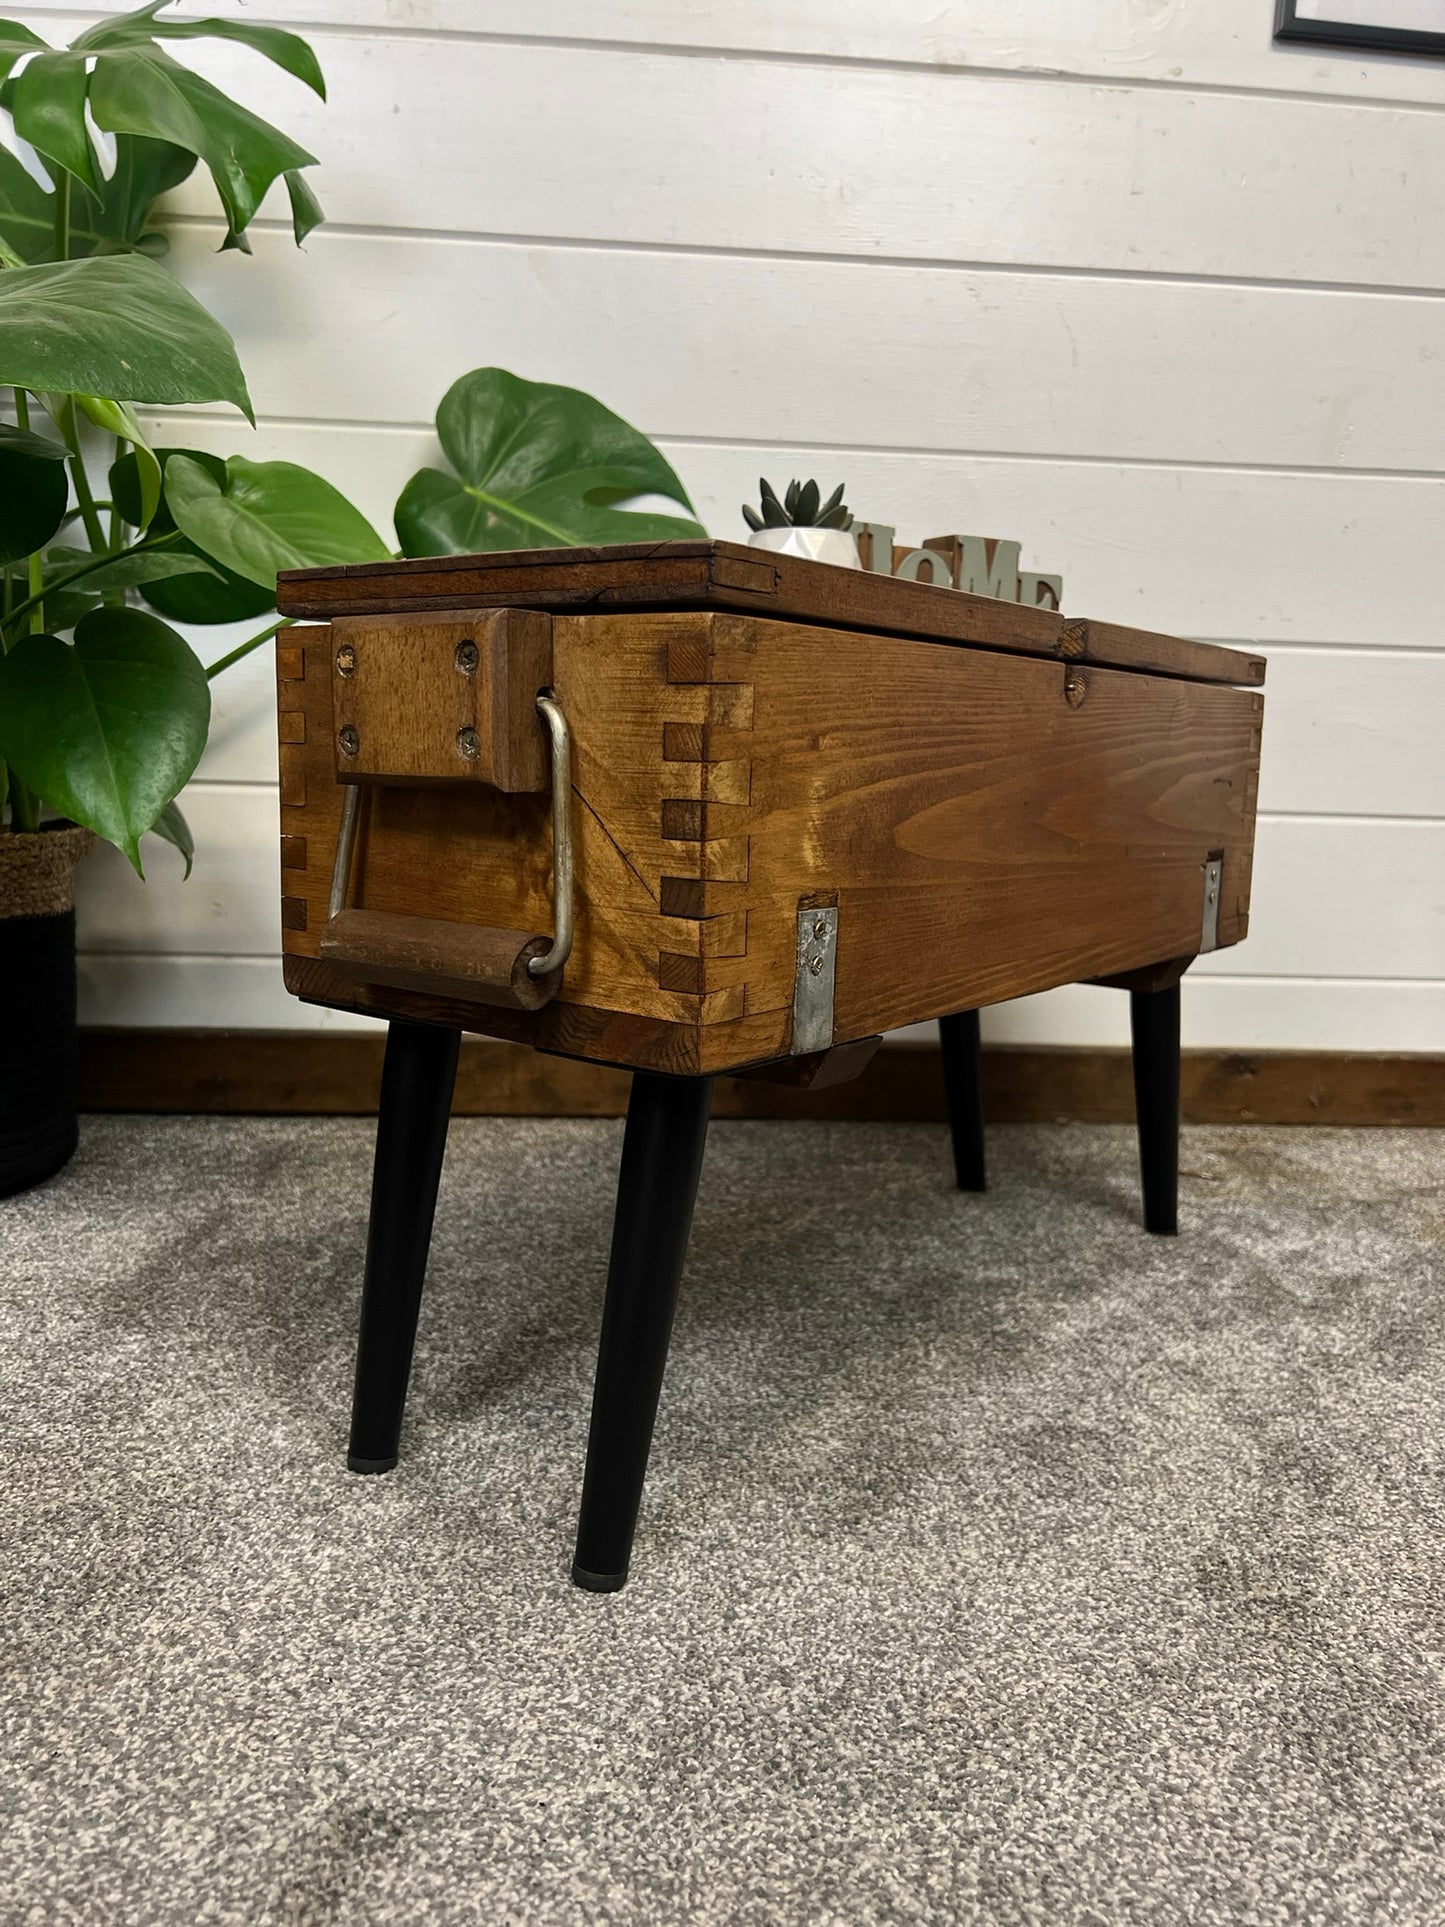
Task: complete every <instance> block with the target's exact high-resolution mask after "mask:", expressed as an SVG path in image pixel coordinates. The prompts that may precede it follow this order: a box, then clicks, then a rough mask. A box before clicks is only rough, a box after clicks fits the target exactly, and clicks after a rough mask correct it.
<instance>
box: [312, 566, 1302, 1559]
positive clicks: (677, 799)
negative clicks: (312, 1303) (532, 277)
mask: <svg viewBox="0 0 1445 1927" xmlns="http://www.w3.org/2000/svg"><path fill="white" fill-rule="evenodd" d="M279 606H280V607H281V609H282V611H283V613H285V614H287V615H290V616H293V617H297V618H302V619H304V626H298V627H296V628H293V629H291V630H290V631H288V632H286V633H285V634H284V635H283V636H282V638H281V640H280V642H279V644H278V648H277V674H278V685H277V686H278V716H279V734H280V742H281V751H280V754H281V819H282V820H281V848H282V879H283V882H282V924H283V931H284V970H285V979H286V983H287V985H288V987H289V988H290V989H291V990H292V991H293V992H295V993H296V994H297V995H298V996H300V997H302V998H304V999H306V1000H308V1001H311V1002H316V1003H321V1004H325V1005H329V1006H332V1007H334V1008H339V1009H346V1010H353V1011H361V1012H366V1013H369V1014H373V1015H377V1016H381V1017H385V1018H388V1019H390V1020H391V1023H392V1032H391V1037H390V1040H389V1044H388V1055H387V1069H386V1074H385V1076H384V1080H383V1095H382V1116H381V1121H380V1125H379V1131H378V1154H377V1171H376V1181H375V1190H374V1199H373V1225H372V1245H371V1250H370V1252H369V1256H368V1270H367V1284H366V1288H365V1294H364V1301H365V1302H364V1315H363V1339H362V1347H361V1361H360V1365H359V1370H358V1392H357V1404H356V1409H355V1414H354V1427H353V1441H352V1463H353V1465H354V1466H356V1467H357V1468H358V1469H378V1470H380V1469H385V1468H386V1467H387V1466H389V1465H390V1464H393V1463H394V1462H395V1456H396V1446H397V1436H398V1433H399V1428H400V1422H401V1409H402V1403H403V1401H404V1397H405V1387H406V1377H407V1372H408V1369H409V1362H410V1352H411V1343H412V1334H413V1332H414V1327H415V1316H416V1305H417V1303H418V1302H419V1297H420V1290H421V1282H422V1276H423V1273H424V1269H425V1259H426V1243H427V1240H428V1237H429V1233H430V1221H431V1213H432V1209H433V1205H434V1199H435V1190H436V1181H437V1175H438V1173H439V1170H440V1162H441V1152H442V1147H443V1145H444V1142H445V1126H446V1113H447V1107H448V1105H449V1102H450V1094H451V1082H452V1077H453V1075H454V1071H455V1061H456V1046H457V1040H458V1037H459V1034H460V1032H461V1031H462V1030H464V1029H470V1030H480V1031H484V1032H488V1033H490V1034H493V1035H497V1036H503V1037H509V1038H513V1039H518V1040H521V1041H525V1042H529V1043H531V1044H533V1045H535V1046H536V1047H537V1048H539V1049H542V1050H546V1051H552V1052H558V1053H562V1054H566V1055H570V1056H575V1057H580V1058H586V1059H591V1060H593V1061H597V1062H606V1063H613V1064H620V1065H623V1066H625V1067H627V1068H629V1069H631V1070H632V1071H634V1073H636V1077H635V1081H634V1090H633V1100H632V1106H631V1109H630V1111H629V1123H628V1130H627V1135H626V1139H625V1145H624V1154H623V1167H622V1181H621V1187H620V1191H619V1206H618V1218H617V1227H616V1233H615V1239H614V1250H613V1263H612V1271H611V1279H610V1283H609V1292H608V1301H607V1310H606V1313H605V1315H604V1331H603V1342H602V1353H601V1358H600V1362H599V1377H598V1389H597V1398H596V1404H595V1406H594V1418H593V1437H592V1444H591V1447H590V1449H589V1464H588V1474H587V1481H586V1488H585V1491H584V1502H583V1528H582V1534H581V1537H580V1539H579V1550H578V1560H577V1565H576V1568H575V1573H576V1576H577V1577H578V1579H579V1582H580V1583H583V1584H586V1585H592V1586H595V1587H598V1588H605V1587H612V1586H616V1585H620V1584H621V1583H622V1580H623V1578H624V1577H625V1574H626V1567H627V1555H628V1551H629V1549H630V1544H631V1538H632V1531H633V1526H634V1523H635V1518H636V1511H637V1504H638V1500H639V1498H640V1493H641V1485H642V1476H643V1471H644V1469H645V1463H646V1455H647V1447H648V1441H649V1440H650V1435H651V1428H652V1421H653V1415H654V1413H655V1409H656V1403H657V1395H658V1389H659V1387H660V1383H661V1376H662V1369H663V1364H664V1360H665V1353H666V1341H667V1332H668V1329H669V1327H670V1323H671V1315H672V1305H673V1303H674V1301H675V1296H676V1290H677V1284H678V1280H679V1278H680V1275H681V1268H682V1261H683V1255H684V1251H685V1246H686V1240H687V1231H688V1225H689V1223H690V1218H691V1210H692V1197H693V1192H694V1190H695V1186H696V1180H697V1172H698V1169H699V1168H700V1164H701V1157H702V1147H703V1140H704V1136H705V1132H706V1124H707V1106H708V1093H709V1090H710V1080H711V1079H712V1077H713V1076H715V1075H716V1074H718V1073H720V1072H743V1073H745V1074H756V1075H779V1076H786V1077H788V1078H790V1079H792V1080H795V1081H813V1080H828V1079H834V1078H837V1077H839V1076H841V1075H846V1074H849V1073H850V1072H851V1071H852V1070H853V1069H855V1068H856V1067H858V1066H859V1065H861V1063H862V1062H863V1061H864V1060H865V1058H866V1055H867V1053H868V1051H869V1049H870V1048H871V1045H872V1043H873V1042H875V1041H876V1039H877V1038H878V1036H879V1035H880V1034H881V1033H882V1032H883V1031H885V1030H887V1029H891V1028H894V1027H897V1026H900V1025H904V1024H908V1023H913V1022H917V1021H920V1020H923V1019H931V1018H939V1019H941V1020H943V1036H944V1046H945V1066H946V1071H947V1074H948V1080H949V1086H950V1106H951V1112H952V1115H953V1119H954V1126H955V1131H954V1137H955V1153H956V1157H957V1160H958V1163H957V1174H958V1177H959V1181H960V1183H962V1184H965V1185H969V1184H972V1183H977V1184H979V1185H981V1183H982V1140H981V1125H980V1123H979V1111H978V1104H977V1016H976V1013H977V1010H978V1008H979V1007H980V1006H981V1005H985V1004H989V1003H995V1002H999V1001H1002V1000H1004V999H1007V998H1012V997H1017V996H1021V995H1025V994H1027V993H1030V992H1033V991H1038V990H1044V989H1048V988H1050V987H1052V986H1055V985H1059V984H1064V983H1072V982H1077V981H1100V982H1109V983H1116V984H1120V985H1121V986H1123V987H1125V988H1127V989H1129V990H1130V991H1131V992H1132V993H1133V1012H1134V1035H1135V1045H1136V1083H1137V1088H1138V1090H1139V1095H1140V1118H1141V1152H1142V1154H1143V1158H1144V1174H1145V1192H1146V1215H1147V1216H1148V1217H1149V1220H1150V1223H1151V1228H1157V1229H1162V1230H1172V1229H1173V1214H1174V1202H1173V1200H1174V1183H1175V1173H1176V1172H1177V1108H1178V1098H1177V1088H1178V1083H1177V1080H1178V1062H1177V1060H1178V982H1179V978H1180V977H1181V976H1182V974H1183V972H1184V970H1185V969H1186V968H1187V967H1188V964H1189V963H1190V962H1191V961H1192V960H1193V958H1194V957H1195V956H1196V955H1198V954H1199V953H1200V952H1201V951H1205V950H1209V949H1213V948H1216V947H1222V946H1224V945H1226V944H1232V943H1236V942H1238V941H1239V940H1240V939H1241V938H1242V937H1243V936H1244V934H1245V931H1246V929H1247V924H1248V910H1249V890H1250V867H1251V857H1252V849H1253V838H1254V818H1255V797H1256V791H1257V784H1258V771H1259V741H1260V727H1261V719H1262V709H1263V697H1262V696H1261V695H1260V694H1258V693H1257V691H1258V685H1259V684H1260V683H1261V682H1262V680H1263V675H1264V665H1263V663H1262V661H1261V660H1260V659H1259V658H1258V657H1257V656H1252V655H1246V654H1241V653H1239V652H1236V651H1232V650H1226V649H1220V648H1217V647H1212V646H1209V645H1204V644H1200V643H1192V642H1186V641H1182V640H1180V639H1177V638H1173V637H1166V636H1157V635H1151V634H1148V633H1146V632H1144V631H1139V630H1133V629H1127V628H1122V627H1119V626H1117V625H1110V624H1101V623H1096V622H1092V621H1082V620H1077V619H1065V618H1063V617H1061V616H1059V615H1057V614H1055V613H1052V612H1047V611H1042V610H1032V609H1026V608H1023V607H1020V606H1018V605H1015V604H1011V603H1004V602H1000V601H994V600H992V599H989V598H985V597H977V596H969V595H963V594H960V593H958V592H957V591H954V590H949V589H941V588H934V587H932V586H931V585H924V584H918V583H910V582H899V581H895V580H892V579H890V578H886V577H880V576H874V575H869V574H861V573H858V574H855V573H853V572H851V571H846V570H841V569H835V568H830V567H828V566H827V565H825V564H819V563H813V562H808V561H804V560H801V559H798V558H792V557H786V556H776V555H772V554H767V555H764V554H761V553H760V552H758V551H756V550H752V549H748V548H743V547H740V546H737V545H733V544H729V543H721V542H719V543H703V542H698V543H668V544H662V545H645V546H644V545H638V546H635V547H633V546H629V547H618V548H611V549H594V550H587V549H581V550H553V551H545V550H544V551H524V552H520V553H517V554H504V555H487V556H473V557H445V558H439V559H436V560H426V561H416V562H396V563H380V564H367V565H363V566H361V567H359V568H348V569H327V570H307V571H298V572H294V573H292V574H289V575H287V576H283V577H282V580H281V589H280V596H279ZM539 692H545V693H546V701H545V702H544V703H543V704H542V707H541V709H540V711H539V708H538V702H537V699H538V695H539ZM549 737H550V741H549ZM559 758H560V759H562V760H559ZM554 858H555V859H556V860H554ZM564 954H565V962H560V963H559V961H558V960H560V959H561V958H562V957H563V956H564ZM1171 1107H1172V1124H1171ZM1151 1169H1152V1181H1151ZM418 1200H420V1203H418Z"/></svg>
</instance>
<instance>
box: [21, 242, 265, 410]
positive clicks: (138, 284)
mask: <svg viewBox="0 0 1445 1927" xmlns="http://www.w3.org/2000/svg"><path fill="white" fill-rule="evenodd" d="M0 382H3V383H4V384H6V385H7V386H11V387H15V388H30V389H33V390H35V391H37V392H41V391H45V390H51V391H54V392H56V393H59V394H64V395H74V394H82V395H110V396H116V397H119V398H120V399H122V400H125V401H149V402H171V403H175V402H197V401H229V402H234V403H235V405H236V407H237V408H239V409H240V410H241V412H242V413H243V414H244V415H245V416H246V418H247V420H248V421H249V420H252V419H254V418H253V417H252V414H251V397H250V396H249V395H248V394H247V392H246V378H245V376H244V375H243V374H242V373H241V365H240V363H239V362H238V361H237V359H236V347H235V343H234V342H233V341H232V340H231V337H230V336H229V335H228V334H227V333H226V330H225V329H224V328H223V327H222V326H221V324H220V322H219V321H213V320H212V318H211V317H210V315H208V314H207V313H206V311H205V309H204V308H203V307H202V306H201V304H200V302H199V301H197V300H196V299H195V298H194V297H193V296H191V295H189V294H187V293H186V291H185V289H184V288H183V287H182V286H181V284H180V282H179V281H177V280H176V278H175V276H174V275H171V274H167V273H166V271H165V269H164V268H158V267H157V266H156V265H155V263H154V262H153V261H148V260H147V259H146V258H145V256H144V255H143V254H116V255H93V256H92V257H91V258H90V259H89V260H88V261H57V262H51V263H49V264H47V265H45V266H42V267H34V268H11V269H8V270H7V271H6V272H5V273H4V274H0Z"/></svg>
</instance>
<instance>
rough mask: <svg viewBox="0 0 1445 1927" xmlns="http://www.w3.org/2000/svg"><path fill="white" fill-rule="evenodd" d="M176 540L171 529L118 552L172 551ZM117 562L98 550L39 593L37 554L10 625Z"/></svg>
mask: <svg viewBox="0 0 1445 1927" xmlns="http://www.w3.org/2000/svg"><path fill="white" fill-rule="evenodd" d="M180 540H181V532H180V530H179V529H173V530H172V531H171V532H170V534H169V535H158V536H157V537H156V538H155V540H154V541H152V542H136V543H134V544H133V545H132V546H131V547H130V548H128V549H122V550H121V555H150V554H152V553H153V552H154V551H155V550H156V549H169V548H172V547H174V545H175V544H176V543H177V542H179V541H180ZM119 559H120V558H119V557H118V556H114V555H111V554H110V553H109V552H107V551H104V550H102V552H101V553H100V554H99V555H94V556H92V557H91V559H90V560H89V562H82V563H81V564H80V565H79V566H78V567H77V568H74V569H70V570H68V571H67V572H66V574H64V575H58V576H56V578H55V580H54V581H53V582H51V583H48V584H46V585H45V586H44V587H43V588H42V589H41V590H39V591H37V589H36V576H37V574H38V572H39V568H40V557H39V555H38V554H37V555H32V556H31V558H30V588H31V593H30V595H29V596H28V597H27V598H26V600H25V601H24V602H19V603H17V604H16V605H15V607H14V608H13V609H12V610H11V612H10V620H11V621H12V622H14V621H17V620H18V619H19V618H20V617H21V616H23V615H28V614H30V613H31V611H32V610H33V609H34V608H35V605H36V603H37V602H39V601H41V600H43V598H44V597H45V596H47V595H58V594H59V593H60V591H61V590H62V589H68V588H69V587H70V585H71V583H72V582H79V580H80V578H81V577H82V576H84V575H94V573H95V571H96V570H97V569H103V568H104V567H105V566H106V564H107V563H109V562H116V561H118V560H119ZM32 627H33V624H32Z"/></svg>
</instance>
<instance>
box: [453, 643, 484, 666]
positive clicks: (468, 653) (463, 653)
mask: <svg viewBox="0 0 1445 1927" xmlns="http://www.w3.org/2000/svg"><path fill="white" fill-rule="evenodd" d="M452 660H453V661H454V662H455V663H456V666H457V668H458V669H459V670H460V671H461V673H462V674H463V675H464V676H470V675H471V673H472V671H473V670H474V669H475V668H476V666H477V664H478V663H479V662H480V661H481V652H480V650H479V649H478V648H477V645H476V644H475V643H474V642H473V641H472V639H471V637H470V636H464V637H463V638H462V640H461V641H460V642H459V643H458V644H457V647H456V654H455V656H454V657H453V658H452Z"/></svg>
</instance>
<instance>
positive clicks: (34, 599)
mask: <svg viewBox="0 0 1445 1927" xmlns="http://www.w3.org/2000/svg"><path fill="white" fill-rule="evenodd" d="M15 425H16V427H17V428H22V429H24V430H25V431H26V433H27V434H28V433H29V430H30V397H29V395H27V394H26V392H25V390H24V389H23V388H17V389H16V390H15ZM25 560H26V570H27V575H28V580H29V586H30V595H29V599H28V600H27V601H25V602H22V603H21V604H20V606H19V608H18V609H12V610H11V612H10V614H11V617H12V618H15V617H18V616H23V615H28V616H29V617H30V633H31V635H33V636H35V635H39V634H40V633H41V632H42V630H43V629H44V628H45V571H44V569H43V567H42V566H41V561H40V551H39V550H38V549H35V550H33V551H32V552H31V553H30V555H28V556H27V557H26V559H25Z"/></svg>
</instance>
